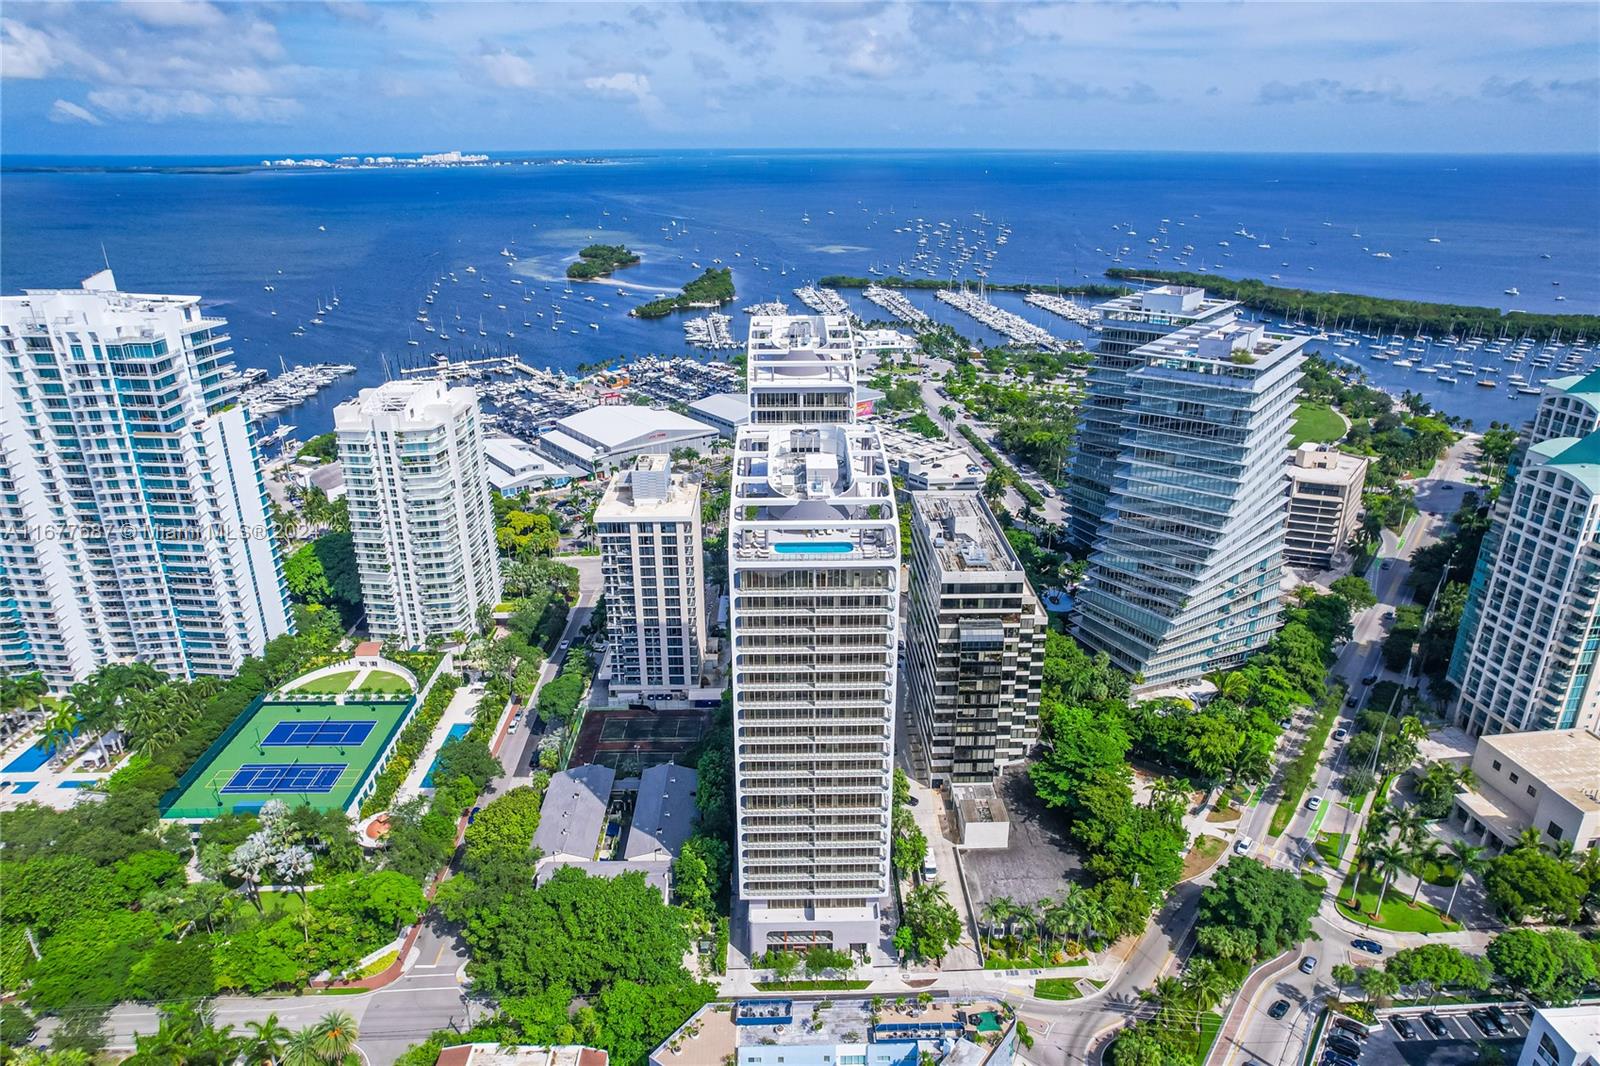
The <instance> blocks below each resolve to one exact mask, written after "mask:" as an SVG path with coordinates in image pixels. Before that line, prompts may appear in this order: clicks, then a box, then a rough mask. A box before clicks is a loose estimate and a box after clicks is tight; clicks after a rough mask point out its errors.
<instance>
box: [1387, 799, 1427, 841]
mask: <svg viewBox="0 0 1600 1066" xmlns="http://www.w3.org/2000/svg"><path fill="white" fill-rule="evenodd" d="M1394 826H1395V829H1396V830H1398V835H1399V842H1400V843H1401V844H1415V843H1416V842H1417V841H1419V840H1421V839H1422V835H1423V834H1424V833H1425V832H1427V829H1428V819H1427V817H1426V816H1425V815H1423V813H1422V812H1421V811H1419V810H1417V808H1416V807H1414V806H1412V807H1402V808H1400V809H1399V810H1397V811H1396V812H1395V815H1394Z"/></svg>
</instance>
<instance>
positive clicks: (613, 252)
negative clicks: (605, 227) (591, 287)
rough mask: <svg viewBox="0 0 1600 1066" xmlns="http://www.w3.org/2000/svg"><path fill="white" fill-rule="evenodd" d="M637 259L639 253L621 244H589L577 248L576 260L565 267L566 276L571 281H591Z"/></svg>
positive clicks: (627, 265) (629, 265) (608, 275)
mask: <svg viewBox="0 0 1600 1066" xmlns="http://www.w3.org/2000/svg"><path fill="white" fill-rule="evenodd" d="M638 261H639V253H638V252H632V251H629V250H628V247H627V245H623V244H591V245H589V247H587V248H580V249H579V250H578V261H577V262H576V263H572V264H571V265H569V266H568V267H567V277H569V278H571V279H572V280H573V281H592V280H594V279H595V278H609V277H610V276H611V274H612V272H613V271H616V270H621V269H622V268H623V267H631V266H633V265H634V264H635V263H637V262H638Z"/></svg>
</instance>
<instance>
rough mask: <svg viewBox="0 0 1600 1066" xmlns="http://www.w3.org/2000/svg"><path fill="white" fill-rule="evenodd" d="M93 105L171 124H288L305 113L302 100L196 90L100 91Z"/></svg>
mask: <svg viewBox="0 0 1600 1066" xmlns="http://www.w3.org/2000/svg"><path fill="white" fill-rule="evenodd" d="M89 103H91V104H93V105H94V106H95V107H97V108H99V109H100V110H101V111H104V112H105V113H106V114H108V115H110V116H111V117H112V118H116V119H142V120H144V121H146V122H171V121H173V120H174V119H185V118H216V117H223V118H229V119H233V120H235V121H239V122H262V123H278V122H287V121H289V120H290V119H292V118H294V117H295V116H297V115H299V114H300V113H301V110H302V108H301V107H300V104H299V102H298V101H295V100H290V99H287V98H284V97H272V96H226V95H223V96H218V95H213V94H210V93H203V92H198V91H196V90H194V89H176V90H170V91H153V90H150V89H142V88H137V87H130V88H116V89H96V90H94V91H93V92H91V93H90V94H89Z"/></svg>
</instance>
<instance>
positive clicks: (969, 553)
mask: <svg viewBox="0 0 1600 1066" xmlns="http://www.w3.org/2000/svg"><path fill="white" fill-rule="evenodd" d="M911 508H912V513H913V516H914V517H913V521H915V519H916V518H921V519H922V521H923V522H924V523H925V524H926V525H927V527H928V532H929V533H930V534H931V535H932V541H933V549H934V551H933V554H934V558H935V559H936V560H937V561H938V565H939V569H940V570H941V571H942V572H945V573H1007V572H1012V573H1020V572H1021V570H1022V562H1021V561H1020V560H1019V559H1018V558H1017V554H1016V552H1015V551H1014V550H1013V549H1012V547H1011V542H1010V541H1008V540H1006V538H1005V534H1004V533H1002V532H1001V531H1000V524H999V523H998V522H996V521H995V518H994V514H993V512H991V511H990V510H989V508H988V507H987V506H986V505H985V504H984V502H983V497H982V496H980V495H979V494H978V493H977V492H970V491H969V492H914V493H912V494H911Z"/></svg>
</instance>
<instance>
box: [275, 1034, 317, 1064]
mask: <svg viewBox="0 0 1600 1066" xmlns="http://www.w3.org/2000/svg"><path fill="white" fill-rule="evenodd" d="M279 1061H280V1063H281V1066H327V1061H328V1060H327V1059H325V1058H323V1057H322V1049H321V1048H320V1047H319V1046H318V1042H317V1030H316V1028H315V1027H313V1026H309V1025H308V1026H306V1027H305V1028H304V1029H302V1030H300V1031H299V1032H298V1033H295V1034H294V1035H293V1036H291V1037H289V1038H288V1039H287V1040H285V1041H284V1042H283V1058H282V1059H281V1060H279Z"/></svg>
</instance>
